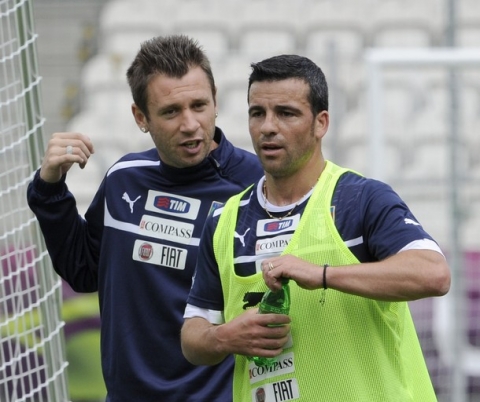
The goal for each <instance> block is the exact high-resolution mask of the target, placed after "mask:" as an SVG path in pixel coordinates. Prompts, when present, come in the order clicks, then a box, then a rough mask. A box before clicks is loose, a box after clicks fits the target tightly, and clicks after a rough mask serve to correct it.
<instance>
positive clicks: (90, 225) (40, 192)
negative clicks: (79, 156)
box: [27, 171, 104, 292]
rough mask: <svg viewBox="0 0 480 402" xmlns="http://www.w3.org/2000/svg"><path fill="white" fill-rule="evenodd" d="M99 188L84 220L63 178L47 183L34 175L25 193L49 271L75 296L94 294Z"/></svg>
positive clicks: (100, 210) (100, 208) (100, 205)
mask: <svg viewBox="0 0 480 402" xmlns="http://www.w3.org/2000/svg"><path fill="white" fill-rule="evenodd" d="M103 186H104V183H102V185H101V186H100V188H99V190H98V192H97V194H96V195H95V198H94V200H93V202H92V204H91V205H90V207H89V210H88V211H87V214H86V215H85V216H88V219H84V218H83V217H82V216H81V215H80V214H79V213H78V210H77V206H76V201H75V198H74V196H73V194H72V193H71V192H70V191H68V187H67V184H66V183H65V176H64V177H63V178H62V180H61V181H60V182H58V183H54V184H52V183H47V182H45V181H43V180H42V179H41V178H40V175H39V171H37V172H36V174H35V176H34V179H33V181H32V182H31V183H30V184H29V186H28V189H27V201H28V205H29V207H30V208H31V210H32V211H33V213H34V214H35V215H36V217H37V219H38V222H39V224H40V228H41V231H42V234H43V236H44V238H45V243H46V246H47V250H48V253H49V255H50V258H51V260H52V263H53V267H54V269H55V271H56V272H57V274H58V275H60V276H61V277H62V278H63V279H64V280H65V281H67V282H68V284H69V285H70V286H71V287H72V289H73V290H75V291H76V292H95V291H97V290H98V261H99V255H100V245H101V238H102V233H103V210H104V203H103Z"/></svg>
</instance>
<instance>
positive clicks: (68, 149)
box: [65, 145, 73, 155]
mask: <svg viewBox="0 0 480 402" xmlns="http://www.w3.org/2000/svg"><path fill="white" fill-rule="evenodd" d="M65 152H66V154H67V155H71V154H72V152H73V147H72V146H71V145H67V148H66V149H65Z"/></svg>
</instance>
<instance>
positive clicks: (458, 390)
mask: <svg viewBox="0 0 480 402" xmlns="http://www.w3.org/2000/svg"><path fill="white" fill-rule="evenodd" d="M365 62H366V70H367V85H368V91H367V96H368V119H367V121H368V122H369V123H368V124H369V126H368V127H367V130H368V161H369V169H370V170H369V172H368V173H369V175H370V176H371V177H374V178H376V179H379V180H385V179H386V177H385V172H386V169H385V168H386V163H387V161H386V157H385V155H386V153H385V148H386V138H385V137H386V135H385V126H386V124H387V123H388V122H387V121H386V119H385V117H386V115H385V111H384V101H385V98H384V95H385V91H384V89H385V82H384V81H383V77H384V72H385V70H386V69H387V68H389V69H391V68H394V69H398V70H404V69H407V68H410V69H411V68H412V67H413V68H423V67H435V68H437V67H440V68H443V69H445V71H446V72H447V73H448V83H447V88H446V90H447V91H448V93H449V100H450V102H449V108H448V109H449V116H446V117H448V120H449V121H448V130H447V132H448V135H447V136H448V138H446V141H445V145H446V146H448V152H447V158H446V159H447V160H445V161H444V162H445V164H446V166H447V167H448V169H447V170H448V174H447V177H445V186H446V188H447V189H448V191H447V193H448V204H449V208H448V209H449V216H446V217H441V216H438V219H442V218H446V219H447V220H448V223H449V235H448V242H447V244H448V250H446V251H447V252H448V256H447V259H448V260H449V264H450V267H451V271H452V285H451V289H450V292H449V293H448V294H447V295H446V296H444V297H443V298H437V299H434V300H433V307H432V309H433V311H432V314H433V317H430V319H432V332H431V335H432V336H433V337H434V338H435V339H433V341H432V340H430V339H429V340H426V339H422V337H421V336H420V342H421V343H422V344H426V343H427V342H431V343H434V344H435V345H436V348H437V352H438V355H439V360H440V361H441V362H442V363H443V364H444V365H445V366H447V367H446V372H447V374H446V377H445V376H444V377H443V379H442V380H439V379H438V378H435V377H434V376H432V377H433V378H432V379H433V381H434V383H435V382H437V383H438V382H442V381H443V380H445V381H444V382H446V383H447V385H446V386H445V387H446V388H447V389H448V391H447V393H448V395H441V397H440V398H439V400H441V401H455V402H466V401H467V400H469V399H468V384H467V381H468V378H469V377H470V378H471V377H480V346H475V345H472V344H470V343H469V339H468V325H469V322H468V318H467V317H468V314H467V311H468V306H467V304H468V295H467V291H466V289H467V281H468V278H467V274H466V272H465V271H466V270H465V269H463V268H464V267H463V266H462V261H463V260H462V259H463V251H464V250H463V249H464V247H463V243H462V231H461V227H462V217H461V213H460V212H459V211H461V206H460V204H459V193H461V192H462V190H464V188H465V187H462V186H464V181H463V177H461V176H460V175H459V168H458V166H459V165H460V162H461V161H460V160H459V157H458V152H457V146H458V142H459V141H458V140H459V131H460V130H459V112H460V111H459V105H458V89H459V85H458V80H457V72H458V71H459V70H460V69H462V68H465V67H468V68H470V67H475V68H479V67H480V48H453V47H451V48H422V49H420V48H415V49H392V48H384V49H382V48H371V49H368V50H367V51H366V52H365ZM411 141H412V143H411V147H412V152H415V150H414V146H415V139H411ZM473 185H475V183H473ZM476 185H477V186H478V183H477V184H476ZM431 203H432V208H435V199H434V198H431ZM434 237H435V235H434ZM477 251H480V249H479V250H477ZM479 268H480V267H479ZM479 291H480V288H479ZM429 369H430V371H431V372H435V373H439V372H444V370H442V368H438V367H435V370H434V368H433V367H429ZM443 398H445V399H443Z"/></svg>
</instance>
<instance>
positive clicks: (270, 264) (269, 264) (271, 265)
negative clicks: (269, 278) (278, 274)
mask: <svg viewBox="0 0 480 402" xmlns="http://www.w3.org/2000/svg"><path fill="white" fill-rule="evenodd" d="M274 268H275V267H274V266H273V264H272V263H271V262H269V263H268V270H269V271H271V270H272V269H274Z"/></svg>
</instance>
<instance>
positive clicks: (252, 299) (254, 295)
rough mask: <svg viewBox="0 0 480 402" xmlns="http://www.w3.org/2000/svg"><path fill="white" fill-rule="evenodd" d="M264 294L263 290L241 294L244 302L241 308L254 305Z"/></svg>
mask: <svg viewBox="0 0 480 402" xmlns="http://www.w3.org/2000/svg"><path fill="white" fill-rule="evenodd" d="M263 295H264V292H247V293H245V295H244V296H243V301H244V302H245V304H244V305H243V309H244V310H246V309H247V308H249V307H255V306H256V305H257V304H258V303H260V300H262V297H263Z"/></svg>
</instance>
